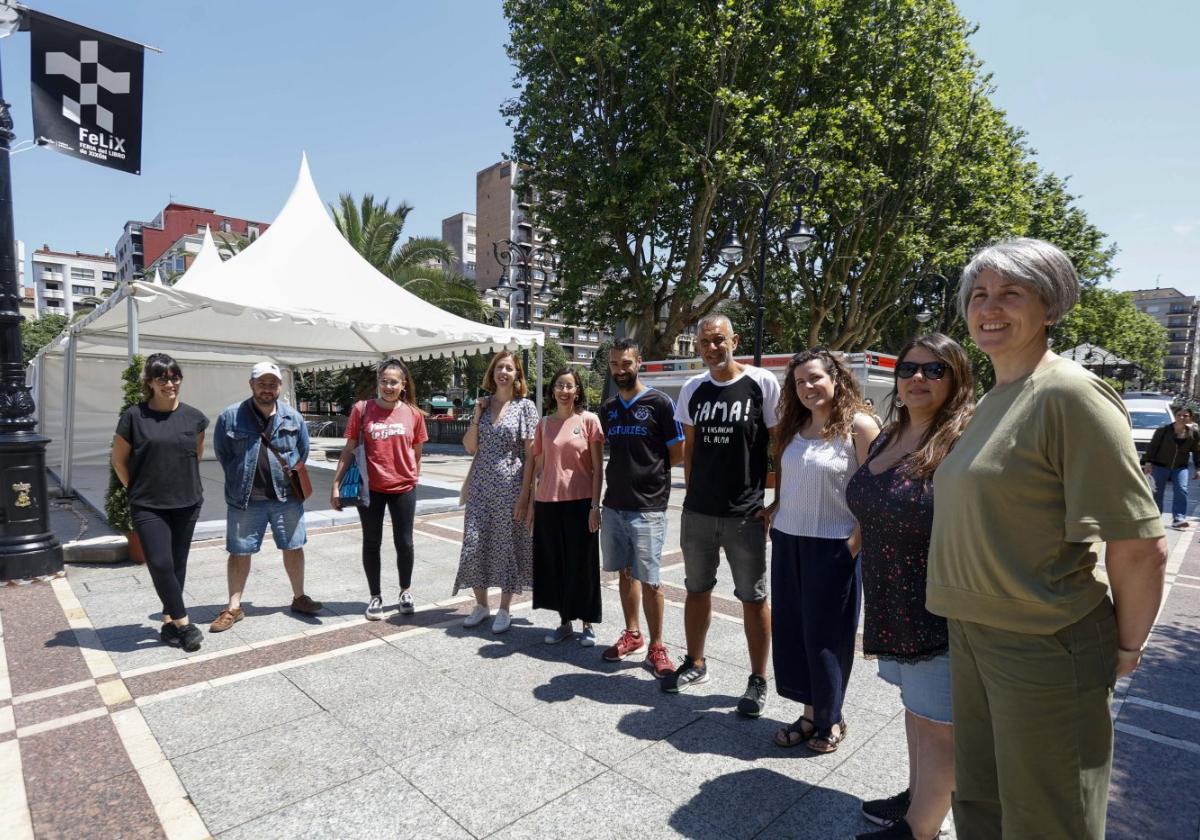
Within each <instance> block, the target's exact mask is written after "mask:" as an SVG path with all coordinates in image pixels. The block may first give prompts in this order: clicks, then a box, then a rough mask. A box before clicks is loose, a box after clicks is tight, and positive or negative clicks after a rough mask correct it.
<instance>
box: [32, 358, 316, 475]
mask: <svg viewBox="0 0 1200 840" xmlns="http://www.w3.org/2000/svg"><path fill="white" fill-rule="evenodd" d="M156 352H166V353H169V352H170V350H164V349H160V348H155V347H142V348H141V355H142V356H149V355H150V354H151V353H156ZM65 360H66V355H65V354H64V355H55V356H50V355H43V356H41V357H40V358H39V360H38V368H39V371H38V377H37V378H38V393H37V399H38V412H37V414H38V431H39V432H41V433H42V434H44V435H46V436H47V437H49V438H51V442H50V445H49V446H48V447H47V450H46V463H47V464H48V465H49V466H50V467H51V469H53V470H54V471H55V472H56V473H57V474H58V476H59V477H60V478H62V477H63V449H64V442H65V440H66V438H65V431H64V408H65V401H64V393H65V391H64V382H63V371H64V368H65ZM178 361H179V366H180V368H182V370H183V385H182V387H181V389H180V399H182V400H183V402H185V403H187V404H188V405H190V406H193V407H195V408H197V409H199V410H200V411H202V412H204V416H205V417H207V418H208V421H209V430H208V437H207V442H206V444H205V447H204V457H205V460H212V459H213V458H214V456H213V447H212V428H213V424H215V423H216V421H217V415H218V414H220V413H221V411H222V410H224V409H225V407H226V406H228V405H230V404H232V403H235V402H240V401H241V400H244V399H246V398H247V397H249V396H250V384H249V382H250V367H251V366H252V365H253V363H254V361H256V360H254V359H244V360H243V359H238V360H230V361H229V362H223V363H222V362H210V361H194V360H187V359H179V360H178ZM127 365H128V361H127V360H126V359H125V358H122V357H118V356H97V355H91V354H86V353H83V352H80V353H78V354H77V355H76V360H75V432H74V435H73V436H72V438H71V440H72V459H71V460H72V463H73V464H74V465H75V466H94V465H97V464H107V463H108V459H109V455H110V453H111V451H112V436H113V432H114V431H115V430H116V428H117V417H118V409H119V408H120V405H121V386H122V382H121V373H122V371H124V370H125V368H126V366H127ZM282 372H283V377H284V383H283V395H282V399H283V400H284V401H285V402H287V403H289V404H291V405H295V399H294V393H295V392H294V390H293V379H292V375H291V371H290V370H288V369H286V368H284V369H283V371H282Z"/></svg>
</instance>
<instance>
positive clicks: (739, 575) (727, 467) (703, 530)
mask: <svg viewBox="0 0 1200 840" xmlns="http://www.w3.org/2000/svg"><path fill="white" fill-rule="evenodd" d="M696 329H697V334H696V348H697V350H698V351H699V353H700V357H701V358H702V359H703V360H704V364H705V366H706V367H707V368H708V370H707V372H705V373H702V374H700V375H699V376H693V377H692V378H691V379H689V380H688V381H687V382H685V383H684V385H683V389H682V390H681V391H680V393H679V404H678V406H676V409H675V419H676V420H678V421H679V422H680V423H681V424H683V434H684V455H683V474H684V482H685V483H686V485H687V492H686V494H685V495H684V499H683V519H682V521H681V525H680V547H681V548H682V549H683V565H684V575H685V580H684V584H685V587H686V588H687V599H686V601H685V604H684V613H683V622H684V631H685V634H686V636H687V656H685V657H684V658H683V663H682V664H681V665H680V666H679V667H678V668H677V669H675V673H674V674H671V675H670V676H668V677H666V678H665V679H663V681H662V689H663V691H666V692H669V693H672V694H676V693H679V692H681V691H686V690H687V689H689V688H690V687H691V686H693V685H699V684H701V683H704V682H707V681H708V663H707V661H706V660H705V658H704V643H705V640H706V639H707V637H708V628H709V623H710V622H711V621H712V590H713V588H714V587H715V586H716V585H717V564H718V563H720V560H721V551H722V550H724V552H725V558H726V560H727V561H728V562H729V570H730V571H731V572H732V573H733V594H734V595H735V596H736V597H737V599H738V600H739V601H741V602H742V619H743V623H744V627H745V631H746V646H747V648H749V652H750V677H749V679H748V680H747V681H746V691H745V693H743V695H742V697H741V699H740V700H739V701H738V704H737V711H738V714H741V715H743V716H746V717H759V716H761V715H762V713H763V709H764V708H765V707H766V704H767V677H766V674H767V659H768V657H769V656H770V653H771V609H770V607H768V606H767V542H766V535H765V533H764V532H763V528H762V524H761V523H760V522H759V520H758V519H756V518H755V517H756V515H757V514H758V512H759V511H760V510H762V507H763V500H764V499H763V497H764V491H765V488H766V484H767V445H768V438H769V433H770V429H772V428H774V426H775V411H776V407H777V405H778V403H779V382H778V381H777V380H776V379H775V375H774V374H773V373H771V372H770V371H767V370H763V369H762V368H759V367H754V366H752V365H743V364H741V363H740V362H738V361H737V360H736V359H734V357H733V354H734V351H736V350H737V346H738V335H737V334H736V333H735V332H734V331H733V324H732V323H730V321H729V319H728V318H727V317H725V316H724V315H712V316H709V317H707V318H702V319H701V320H700V323H699V324H697V325H696Z"/></svg>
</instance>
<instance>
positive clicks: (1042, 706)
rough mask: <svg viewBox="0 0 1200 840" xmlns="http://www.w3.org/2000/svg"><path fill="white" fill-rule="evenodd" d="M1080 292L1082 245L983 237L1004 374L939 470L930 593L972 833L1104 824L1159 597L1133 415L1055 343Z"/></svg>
mask: <svg viewBox="0 0 1200 840" xmlns="http://www.w3.org/2000/svg"><path fill="white" fill-rule="evenodd" d="M1078 298H1079V281H1078V279H1077V277H1076V275H1075V268H1074V266H1073V265H1071V260H1070V258H1069V257H1067V255H1066V254H1064V253H1063V252H1062V251H1061V250H1059V249H1058V248H1056V247H1055V246H1054V245H1051V244H1050V243H1049V242H1043V241H1041V240H1037V239H1013V240H1008V241H1005V242H999V243H997V244H995V245H991V246H989V247H987V248H984V249H983V250H982V251H980V252H979V253H978V254H976V255H975V256H974V257H973V258H972V259H971V262H970V263H968V264H967V267H966V268H964V269H963V273H962V279H961V280H960V285H959V298H958V304H959V310H960V311H961V312H962V314H963V317H964V318H965V320H966V322H967V328H968V329H969V330H970V333H971V339H972V340H973V341H974V342H975V344H976V345H977V346H978V347H979V349H980V350H982V351H983V352H984V353H986V354H987V356H988V358H989V359H990V360H991V362H992V368H993V370H994V371H995V372H996V385H995V387H993V388H992V390H991V391H989V392H988V394H987V396H985V397H984V398H983V399H982V400H980V401H979V404H978V405H977V406H976V408H975V415H974V416H973V417H972V419H971V423H970V425H969V426H967V428H966V430H965V431H964V432H963V434H962V437H960V438H959V439H958V443H957V444H955V446H954V449H953V451H951V453H950V454H949V455H947V456H946V458H945V460H943V461H942V463H941V465H940V466H939V467H938V469H937V472H936V473H935V475H934V479H933V490H934V496H935V498H936V499H937V506H936V507H935V509H934V515H933V537H932V541H931V544H930V548H929V573H928V586H927V589H926V602H925V603H926V607H927V608H928V609H929V611H930V612H932V613H936V614H937V615H941V616H944V617H945V618H947V619H949V629H950V664H951V668H950V678H951V688H952V692H953V695H954V772H955V790H954V822H955V825H956V827H957V829H958V833H959V836H961V837H1000V836H1002V835H1003V836H1004V837H1042V838H1063V839H1064V840H1067V838H1069V840H1089V838H1092V839H1093V840H1098V839H1099V838H1102V837H1104V833H1105V809H1106V805H1107V803H1108V781H1109V775H1110V772H1111V769H1112V747H1113V723H1112V713H1111V708H1110V704H1111V702H1112V696H1113V687H1114V683H1115V682H1116V680H1117V679H1118V678H1119V677H1123V676H1126V675H1128V674H1130V673H1132V671H1133V670H1134V668H1136V667H1137V664H1138V661H1139V660H1140V659H1141V655H1142V649H1143V647H1144V646H1145V644H1146V640H1147V638H1148V637H1149V635H1150V630H1151V628H1152V627H1153V625H1154V619H1155V615H1156V614H1157V611H1158V605H1159V602H1160V600H1161V599H1162V587H1163V571H1164V568H1165V564H1166V540H1165V538H1164V537H1163V526H1162V521H1161V519H1160V516H1159V513H1158V508H1157V507H1156V506H1155V504H1154V499H1153V498H1152V497H1151V495H1150V488H1149V487H1147V486H1146V480H1145V478H1144V477H1143V476H1142V473H1141V470H1140V469H1139V468H1138V458H1137V453H1136V452H1135V451H1134V448H1133V439H1132V438H1131V437H1130V434H1129V415H1128V414H1127V413H1126V411H1125V408H1124V406H1123V405H1122V403H1121V398H1120V396H1118V395H1117V393H1116V392H1114V391H1113V389H1112V388H1110V387H1109V386H1108V385H1106V384H1105V383H1104V381H1103V380H1102V379H1100V378H1099V377H1097V376H1094V375H1093V374H1091V373H1089V372H1088V371H1086V370H1084V369H1083V368H1082V367H1081V366H1080V365H1078V364H1076V363H1075V362H1072V361H1069V360H1067V359H1063V358H1060V357H1059V356H1057V355H1055V353H1054V352H1053V351H1052V350H1050V349H1049V346H1048V344H1047V330H1048V329H1049V328H1050V327H1051V326H1052V325H1054V324H1056V323H1057V322H1058V321H1059V320H1061V319H1062V318H1063V316H1065V315H1066V314H1067V313H1068V312H1069V311H1070V310H1071V307H1073V306H1074V305H1075V302H1076V301H1077V300H1078ZM1102 544H1104V545H1105V548H1104V564H1105V571H1106V573H1107V583H1106V582H1105V581H1104V580H1102V579H1100V578H1098V577H1097V576H1096V574H1095V568H1096V563H1097V561H1098V560H1099V557H1100V549H1101V545H1102ZM1110 592H1111V596H1110Z"/></svg>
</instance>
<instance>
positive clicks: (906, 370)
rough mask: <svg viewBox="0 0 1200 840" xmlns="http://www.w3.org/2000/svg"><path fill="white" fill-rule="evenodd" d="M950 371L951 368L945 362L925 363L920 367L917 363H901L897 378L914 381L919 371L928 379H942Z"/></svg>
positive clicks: (898, 366) (897, 366)
mask: <svg viewBox="0 0 1200 840" xmlns="http://www.w3.org/2000/svg"><path fill="white" fill-rule="evenodd" d="M949 369H950V366H949V365H947V364H946V363H945V362H925V363H924V364H920V365H919V364H917V363H916V362H901V363H900V364H898V365H896V376H899V377H900V378H901V379H912V378H913V377H914V376H916V375H917V371H918V370H919V371H921V375H922V376H924V377H925V378H926V379H941V378H942V377H943V376H945V375H946V371H947V370H949Z"/></svg>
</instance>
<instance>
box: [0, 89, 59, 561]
mask: <svg viewBox="0 0 1200 840" xmlns="http://www.w3.org/2000/svg"><path fill="white" fill-rule="evenodd" d="M14 136H15V135H14V134H13V121H12V116H11V115H10V114H9V112H8V103H7V102H5V101H4V93H3V87H2V85H0V580H19V579H21V578H27V577H34V576H37V575H47V574H54V573H57V572H61V571H62V567H63V563H62V546H60V545H59V544H58V540H57V539H55V537H54V532H52V531H51V530H50V519H49V514H48V511H47V509H46V444H47V443H49V442H50V439H49V438H47V437H43V436H42V435H39V434H38V433H37V432H36V431H34V427H35V426H36V425H37V424H36V421H35V420H34V419H33V395H32V394H31V393H30V392H29V389H28V388H27V387H25V363H24V361H23V359H22V356H21V312H20V309H19V302H20V294H21V290H20V289H19V288H18V287H17V258H16V257H17V255H16V245H15V242H14V240H15V238H16V237H15V234H14V228H15V226H14V224H13V209H12V207H13V203H12V173H11V171H10V169H9V160H8V158H9V148H10V144H11V143H12V139H13V137H14Z"/></svg>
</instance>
